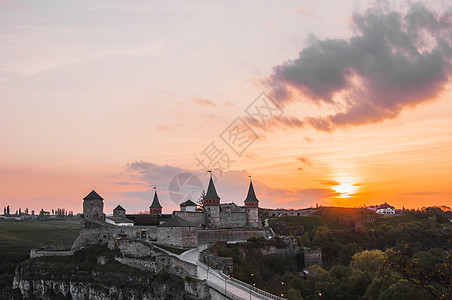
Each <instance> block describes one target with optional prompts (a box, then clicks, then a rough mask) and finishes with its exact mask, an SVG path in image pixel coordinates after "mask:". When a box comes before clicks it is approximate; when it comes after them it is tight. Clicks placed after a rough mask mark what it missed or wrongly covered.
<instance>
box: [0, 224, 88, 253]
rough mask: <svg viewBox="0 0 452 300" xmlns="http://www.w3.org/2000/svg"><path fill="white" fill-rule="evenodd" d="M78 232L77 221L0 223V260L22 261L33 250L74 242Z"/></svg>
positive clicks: (78, 225)
mask: <svg viewBox="0 0 452 300" xmlns="http://www.w3.org/2000/svg"><path fill="white" fill-rule="evenodd" d="M79 232H80V224H79V222H78V221H74V222H67V221H29V222H25V221H24V222H17V221H16V222H0V260H8V261H13V262H15V261H22V260H24V259H26V258H27V257H28V256H29V254H30V250H31V249H33V248H38V247H44V246H49V245H51V244H53V243H72V242H74V241H75V239H76V238H77V236H78V234H79Z"/></svg>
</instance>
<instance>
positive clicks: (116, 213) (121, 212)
mask: <svg viewBox="0 0 452 300" xmlns="http://www.w3.org/2000/svg"><path fill="white" fill-rule="evenodd" d="M113 217H118V218H125V217H126V210H125V209H124V207H122V206H121V205H118V206H116V208H115V209H113Z"/></svg>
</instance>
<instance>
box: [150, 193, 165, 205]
mask: <svg viewBox="0 0 452 300" xmlns="http://www.w3.org/2000/svg"><path fill="white" fill-rule="evenodd" d="M149 208H162V206H161V205H160V202H159V197H158V196H157V191H155V193H154V200H152V204H151V206H149Z"/></svg>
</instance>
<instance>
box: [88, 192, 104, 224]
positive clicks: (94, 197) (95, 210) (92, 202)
mask: <svg viewBox="0 0 452 300" xmlns="http://www.w3.org/2000/svg"><path fill="white" fill-rule="evenodd" d="M83 216H84V217H85V219H94V220H99V221H105V214H104V198H102V197H101V196H99V194H98V193H96V192H95V191H94V190H92V191H91V193H89V194H88V195H87V196H86V197H85V198H83Z"/></svg>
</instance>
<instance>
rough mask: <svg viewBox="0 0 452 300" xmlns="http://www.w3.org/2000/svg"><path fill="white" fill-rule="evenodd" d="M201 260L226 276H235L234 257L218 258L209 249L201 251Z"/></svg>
mask: <svg viewBox="0 0 452 300" xmlns="http://www.w3.org/2000/svg"><path fill="white" fill-rule="evenodd" d="M199 260H200V261H201V262H202V263H204V264H205V265H206V266H208V267H211V268H213V269H217V270H220V271H222V272H223V273H224V274H226V275H232V274H233V271H234V269H233V266H234V260H233V259H232V257H218V256H216V255H213V254H212V253H210V252H209V249H206V250H204V251H201V253H200V254H199Z"/></svg>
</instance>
